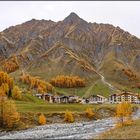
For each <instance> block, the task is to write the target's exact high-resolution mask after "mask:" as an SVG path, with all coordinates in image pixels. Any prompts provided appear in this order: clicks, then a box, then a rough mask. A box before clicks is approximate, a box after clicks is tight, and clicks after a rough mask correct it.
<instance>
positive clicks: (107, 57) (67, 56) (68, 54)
mask: <svg viewBox="0 0 140 140" xmlns="http://www.w3.org/2000/svg"><path fill="white" fill-rule="evenodd" d="M57 42H61V44H63V46H67V50H65V49H64V48H62V47H60V48H59V47H57V48H56V49H52V51H50V52H49V50H51V48H53V46H54V45H55V44H56V43H57ZM45 52H48V54H47V56H45V57H40V56H43V54H44V53H45ZM15 57H16V59H17V61H18V62H19V65H20V67H19V68H18V67H17V66H16V64H14V62H15V61H13V60H14V59H15ZM139 59H140V39H138V38H137V37H136V36H134V35H131V34H130V33H129V32H126V31H124V30H122V29H121V28H120V27H114V26H113V25H111V24H102V23H101V24H97V23H95V22H94V23H91V22H87V21H85V20H83V19H81V18H80V17H79V16H78V15H77V14H75V13H73V12H72V13H70V15H69V16H67V17H66V18H65V19H64V20H62V21H58V22H54V21H51V20H49V21H48V20H35V19H32V20H30V21H27V22H25V23H23V24H20V25H17V26H14V27H10V28H8V29H6V30H4V31H3V32H1V33H0V60H1V61H2V62H3V63H2V64H1V65H2V68H3V67H4V66H5V64H4V62H5V63H7V62H8V63H9V64H10V63H11V64H13V65H15V66H14V67H15V68H18V69H15V71H14V67H13V70H11V71H9V73H11V72H16V71H17V70H21V69H23V68H25V69H26V68H28V66H30V64H31V63H32V62H34V64H33V65H34V68H35V67H37V66H38V64H41V63H42V65H44V66H46V67H45V69H46V72H47V70H48V71H50V72H49V73H50V75H52V76H50V78H51V77H54V75H57V74H60V73H61V74H63V73H68V74H75V75H76V74H79V75H80V76H83V77H86V75H87V77H96V78H97V76H96V72H97V71H98V72H99V73H101V74H103V75H104V76H105V78H106V79H107V80H108V81H110V82H112V83H115V84H114V85H115V86H116V85H118V84H120V83H121V84H122V85H124V86H131V85H133V84H136V83H138V82H139V80H140V79H139V77H140V74H139V68H140V62H139ZM56 62H57V63H56ZM120 63H121V64H120ZM48 64H49V65H48ZM89 64H90V65H91V67H92V68H91V69H96V70H95V71H96V72H95V71H94V72H92V73H90V72H89V71H88V70H87V69H86V67H89ZM110 64H112V65H111V66H110ZM58 65H60V66H61V68H60V67H59V66H58ZM73 65H75V68H74V67H72V66H73ZM6 66H7V65H6ZM70 66H71V69H70ZM48 67H49V68H48ZM57 67H58V68H60V69H61V72H60V73H59V72H57V71H56V70H54V74H51V71H52V70H53V69H55V68H57ZM4 69H5V70H6V68H4ZM31 69H32V68H31ZM74 69H77V72H76V71H75V70H74ZM122 69H125V70H128V69H130V70H131V71H132V73H134V75H136V77H137V78H136V79H132V77H131V75H129V74H128V73H127V74H126V73H124V72H123V71H122ZM28 70H29V72H31V70H30V69H28ZM40 70H41V68H40ZM71 71H73V73H71ZM78 72H79V73H78ZM33 73H34V72H33ZM43 73H45V71H44V72H43ZM34 74H35V73H34ZM110 74H111V75H112V77H111V76H110ZM113 75H115V76H114V77H113ZM132 75H133V74H132ZM96 78H95V79H96ZM91 79H94V78H91ZM118 79H119V81H117V80H118ZM130 79H131V80H130ZM121 80H122V82H120V81H121Z"/></svg>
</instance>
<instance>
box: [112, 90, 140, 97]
mask: <svg viewBox="0 0 140 140" xmlns="http://www.w3.org/2000/svg"><path fill="white" fill-rule="evenodd" d="M114 95H115V96H121V95H133V96H138V97H140V95H139V94H136V93H132V92H128V91H123V92H120V93H116V94H112V95H110V96H114Z"/></svg>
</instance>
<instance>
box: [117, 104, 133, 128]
mask: <svg viewBox="0 0 140 140" xmlns="http://www.w3.org/2000/svg"><path fill="white" fill-rule="evenodd" d="M131 115H132V107H131V104H130V103H129V102H122V103H120V104H118V105H117V110H116V117H117V118H118V119H119V120H118V123H117V126H122V125H125V124H129V123H131V122H132V118H131Z"/></svg>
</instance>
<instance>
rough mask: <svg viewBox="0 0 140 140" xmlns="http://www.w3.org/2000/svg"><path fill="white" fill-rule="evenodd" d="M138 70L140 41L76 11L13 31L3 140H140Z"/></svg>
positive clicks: (0, 121) (1, 115)
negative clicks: (20, 139) (55, 19)
mask: <svg viewBox="0 0 140 140" xmlns="http://www.w3.org/2000/svg"><path fill="white" fill-rule="evenodd" d="M139 70H140V39H139V38H137V37H136V36H134V35H131V34H130V33H129V32H127V31H125V30H123V29H121V28H120V27H118V26H117V27H115V26H113V25H111V24H103V23H101V24H98V23H96V22H93V23H91V22H87V21H85V20H84V19H82V18H80V17H79V16H78V15H77V14H76V13H74V12H72V13H70V15H68V16H67V17H66V18H64V19H63V20H61V21H58V22H54V21H52V20H45V19H43V20H36V19H32V20H30V21H27V22H24V23H22V24H19V25H16V26H11V27H9V28H6V29H5V30H3V31H2V32H0V139H11V138H12V139H19V138H23V139H40V138H41V139H42V138H45V139H81V138H82V139H94V138H96V139H104V138H105V139H108V138H112V139H115V138H125V139H129V138H131V139H133V138H134V139H135V138H137V139H138V138H139V136H140V135H139V132H140V127H139V126H140V120H139V118H140V110H139V107H140V71H139ZM136 118H137V119H136ZM135 129H137V131H135ZM122 133H126V134H128V135H125V137H124V134H122ZM129 134H131V135H129ZM120 135H121V136H120Z"/></svg>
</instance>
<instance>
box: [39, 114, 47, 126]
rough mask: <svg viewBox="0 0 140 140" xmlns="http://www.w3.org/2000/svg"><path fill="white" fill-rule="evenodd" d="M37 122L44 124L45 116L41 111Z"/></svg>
mask: <svg viewBox="0 0 140 140" xmlns="http://www.w3.org/2000/svg"><path fill="white" fill-rule="evenodd" d="M38 122H39V124H40V125H44V124H46V117H45V116H44V114H43V113H41V115H40V116H39V120H38Z"/></svg>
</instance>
